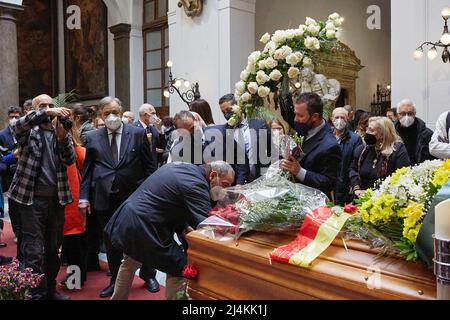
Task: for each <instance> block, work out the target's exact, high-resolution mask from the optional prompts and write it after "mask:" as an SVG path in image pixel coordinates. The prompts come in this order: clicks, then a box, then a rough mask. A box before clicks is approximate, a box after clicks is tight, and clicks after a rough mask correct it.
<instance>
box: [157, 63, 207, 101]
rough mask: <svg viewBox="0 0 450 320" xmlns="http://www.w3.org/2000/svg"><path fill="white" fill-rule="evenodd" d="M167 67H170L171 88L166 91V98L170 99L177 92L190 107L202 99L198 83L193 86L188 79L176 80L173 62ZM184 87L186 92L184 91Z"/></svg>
mask: <svg viewBox="0 0 450 320" xmlns="http://www.w3.org/2000/svg"><path fill="white" fill-rule="evenodd" d="M167 67H169V88H168V90H166V91H164V97H166V98H169V97H170V95H171V94H174V93H175V92H176V93H178V95H179V96H180V98H181V100H183V101H184V103H186V104H187V105H188V107H189V105H190V104H191V102H193V101H195V100H198V99H200V98H201V95H200V91H199V85H198V82H196V83H194V84H193V85H191V83H190V82H189V81H188V80H186V79H183V78H174V77H173V75H172V67H173V62H172V61H169V62H167ZM183 87H184V89H185V91H183Z"/></svg>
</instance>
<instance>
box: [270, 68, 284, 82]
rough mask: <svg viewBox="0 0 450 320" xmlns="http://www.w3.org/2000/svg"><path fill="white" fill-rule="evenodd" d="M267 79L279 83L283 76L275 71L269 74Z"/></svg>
mask: <svg viewBox="0 0 450 320" xmlns="http://www.w3.org/2000/svg"><path fill="white" fill-rule="evenodd" d="M269 77H270V79H272V80H273V81H279V80H280V79H281V78H282V77H283V75H282V74H281V72H280V71H279V70H277V69H275V70H273V71H272V72H271V73H270V74H269Z"/></svg>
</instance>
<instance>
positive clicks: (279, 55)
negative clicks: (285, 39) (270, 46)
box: [273, 46, 292, 60]
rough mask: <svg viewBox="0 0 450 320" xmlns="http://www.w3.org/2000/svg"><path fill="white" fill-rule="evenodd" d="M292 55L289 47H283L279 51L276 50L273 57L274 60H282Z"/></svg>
mask: <svg viewBox="0 0 450 320" xmlns="http://www.w3.org/2000/svg"><path fill="white" fill-rule="evenodd" d="M291 53H292V49H291V47H289V46H283V47H281V48H280V49H278V50H276V51H275V53H274V55H273V57H274V58H275V59H276V60H284V59H286V57H287V56H288V55H290V54H291Z"/></svg>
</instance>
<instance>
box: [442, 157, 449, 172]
mask: <svg viewBox="0 0 450 320" xmlns="http://www.w3.org/2000/svg"><path fill="white" fill-rule="evenodd" d="M442 167H443V168H444V169H445V170H449V171H450V159H449V160H446V161H445V162H444V164H443V165H442Z"/></svg>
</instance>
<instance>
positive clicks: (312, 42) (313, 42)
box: [305, 37, 320, 50]
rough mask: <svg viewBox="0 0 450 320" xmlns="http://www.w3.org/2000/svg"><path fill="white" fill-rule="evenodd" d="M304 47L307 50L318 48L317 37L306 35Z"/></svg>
mask: <svg viewBox="0 0 450 320" xmlns="http://www.w3.org/2000/svg"><path fill="white" fill-rule="evenodd" d="M305 47H306V48H307V49H309V50H319V49H320V42H319V39H317V38H315V37H307V38H306V39H305Z"/></svg>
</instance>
